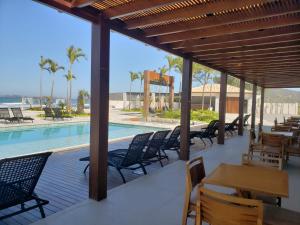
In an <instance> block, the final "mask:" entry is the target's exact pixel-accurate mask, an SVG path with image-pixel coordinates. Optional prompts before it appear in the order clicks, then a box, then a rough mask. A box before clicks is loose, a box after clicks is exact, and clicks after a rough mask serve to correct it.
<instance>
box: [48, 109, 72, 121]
mask: <svg viewBox="0 0 300 225" xmlns="http://www.w3.org/2000/svg"><path fill="white" fill-rule="evenodd" d="M52 110H53V112H54V118H55V119H62V120H63V119H64V118H73V117H72V116H68V115H64V113H63V110H62V109H61V108H53V109H52Z"/></svg>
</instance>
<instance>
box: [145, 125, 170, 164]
mask: <svg viewBox="0 0 300 225" xmlns="http://www.w3.org/2000/svg"><path fill="white" fill-rule="evenodd" d="M169 133H170V130H163V131H157V132H155V134H153V136H152V138H151V140H150V141H149V143H148V144H147V147H146V150H145V151H144V153H143V155H142V163H143V164H144V165H145V166H146V165H149V164H151V163H152V162H157V161H158V162H159V163H160V165H161V167H163V164H162V159H164V158H166V157H163V156H162V155H161V150H160V149H161V147H162V145H163V144H164V141H165V138H166V137H167V135H168V134H169Z"/></svg>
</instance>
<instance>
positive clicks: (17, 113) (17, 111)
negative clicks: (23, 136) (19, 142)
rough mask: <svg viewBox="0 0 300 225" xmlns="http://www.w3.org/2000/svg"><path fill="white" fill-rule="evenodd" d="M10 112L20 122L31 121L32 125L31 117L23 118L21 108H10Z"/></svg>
mask: <svg viewBox="0 0 300 225" xmlns="http://www.w3.org/2000/svg"><path fill="white" fill-rule="evenodd" d="M11 111H12V113H13V115H14V118H17V120H18V121H19V122H20V121H21V120H23V121H26V120H27V121H31V122H32V123H33V120H34V119H33V118H31V117H25V116H23V113H22V110H21V108H11Z"/></svg>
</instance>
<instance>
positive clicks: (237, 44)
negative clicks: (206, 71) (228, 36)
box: [182, 30, 300, 52]
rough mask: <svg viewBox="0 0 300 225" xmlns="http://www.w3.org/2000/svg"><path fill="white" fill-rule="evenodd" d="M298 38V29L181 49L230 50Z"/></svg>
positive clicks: (189, 50) (188, 50)
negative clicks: (273, 35) (256, 37)
mask: <svg viewBox="0 0 300 225" xmlns="http://www.w3.org/2000/svg"><path fill="white" fill-rule="evenodd" d="M296 40H300V30H299V33H294V34H288V35H284V36H275V37H266V38H261V39H252V40H242V41H235V42H229V43H218V44H211V45H203V46H195V47H190V48H184V49H182V50H183V51H184V52H201V51H207V50H221V49H224V50H225V49H226V50H232V49H235V48H237V47H249V46H258V45H265V44H275V43H276V44H280V43H285V42H290V41H296Z"/></svg>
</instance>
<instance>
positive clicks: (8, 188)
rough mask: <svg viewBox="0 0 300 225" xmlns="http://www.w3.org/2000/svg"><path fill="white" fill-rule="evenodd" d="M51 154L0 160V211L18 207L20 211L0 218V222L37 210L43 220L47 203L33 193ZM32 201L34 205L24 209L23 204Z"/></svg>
mask: <svg viewBox="0 0 300 225" xmlns="http://www.w3.org/2000/svg"><path fill="white" fill-rule="evenodd" d="M50 155H51V152H46V153H39V154H33V155H26V156H20V157H14V158H7V159H1V160H0V210H3V209H7V208H10V207H13V206H17V205H20V210H18V211H14V212H10V213H9V214H6V215H2V216H0V220H3V219H5V218H8V217H11V216H14V215H18V214H20V213H23V212H27V211H29V210H32V209H35V208H39V210H40V213H41V216H42V218H45V212H44V209H43V205H46V204H48V203H49V201H47V200H44V199H41V198H39V197H38V196H37V194H35V193H34V189H35V186H36V184H37V182H38V180H39V178H40V176H41V173H42V171H43V169H44V167H45V164H46V162H47V159H48V157H49V156H50ZM32 200H34V201H35V202H36V204H34V205H32V204H30V205H29V206H27V207H26V205H25V203H26V202H28V201H32Z"/></svg>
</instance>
